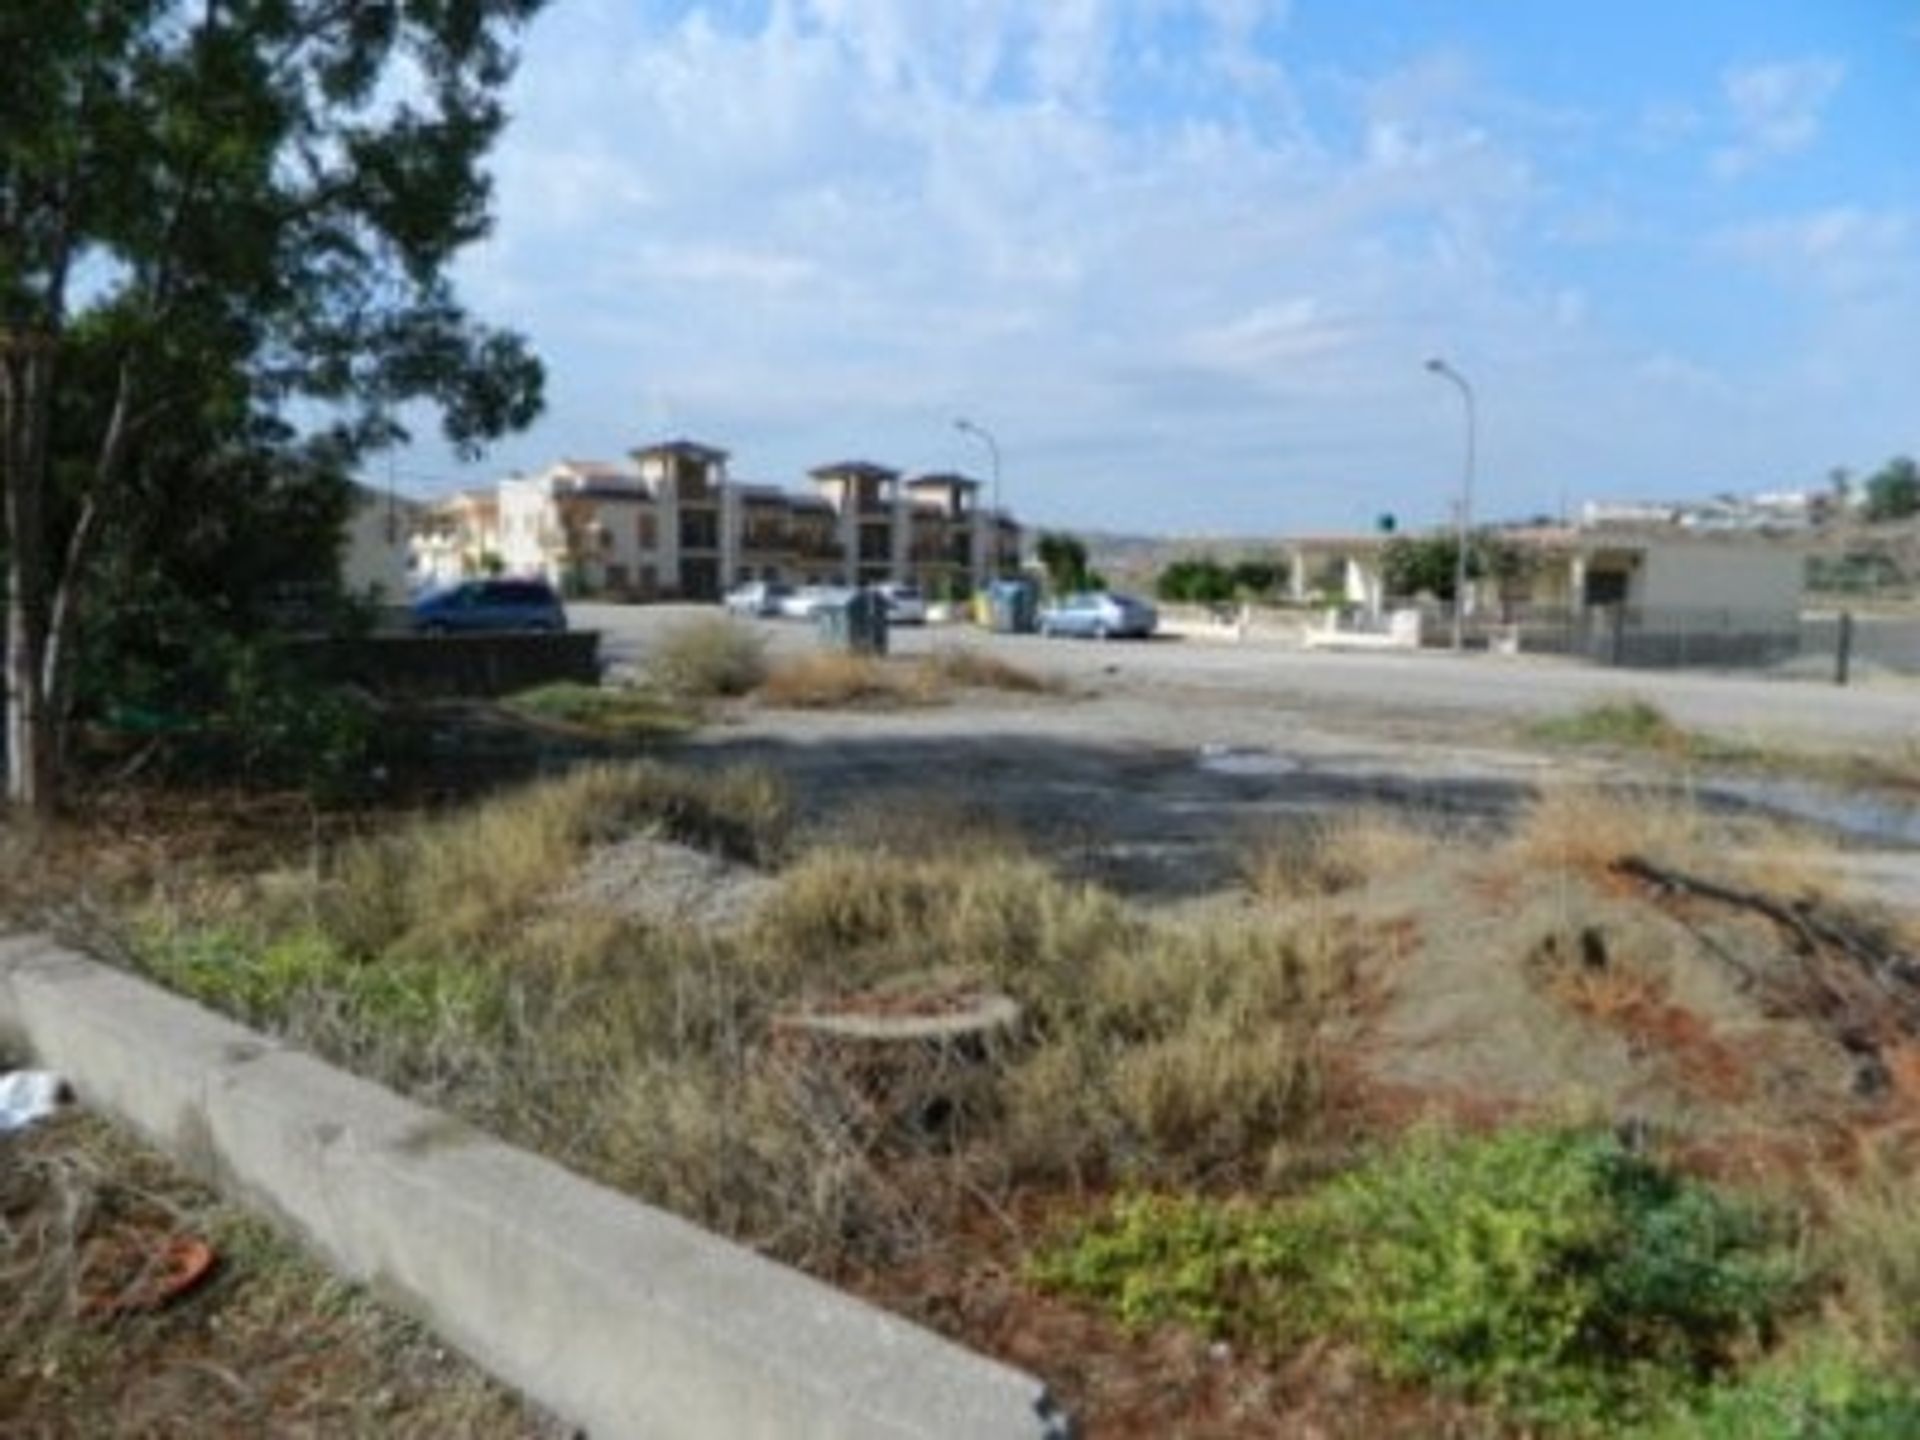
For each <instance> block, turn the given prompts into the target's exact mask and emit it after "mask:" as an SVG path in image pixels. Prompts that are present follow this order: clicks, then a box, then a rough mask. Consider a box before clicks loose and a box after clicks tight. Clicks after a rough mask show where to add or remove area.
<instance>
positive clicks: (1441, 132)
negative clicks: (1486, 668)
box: [462, 0, 1870, 528]
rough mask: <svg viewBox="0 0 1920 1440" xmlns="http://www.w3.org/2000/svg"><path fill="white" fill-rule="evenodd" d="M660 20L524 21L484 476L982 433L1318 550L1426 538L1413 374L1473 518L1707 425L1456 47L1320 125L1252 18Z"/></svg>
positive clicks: (1179, 11) (967, 9) (1352, 79)
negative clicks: (1475, 504)
mask: <svg viewBox="0 0 1920 1440" xmlns="http://www.w3.org/2000/svg"><path fill="white" fill-rule="evenodd" d="M670 8H671V10H672V13H668V14H664V15H663V14H661V13H659V9H660V7H656V8H655V10H654V11H652V12H648V11H646V10H643V9H642V8H641V7H639V6H635V5H633V4H631V3H630V0H570V3H569V4H567V5H562V6H556V7H553V9H552V10H551V11H550V12H549V14H548V16H547V17H546V18H545V19H543V21H542V22H541V24H540V25H538V26H536V27H535V29H534V32H533V48H532V50H531V51H530V53H529V55H528V58H527V61H526V64H525V67H524V70H523V74H522V77H521V79H520V81H519V82H518V83H517V85H516V88H515V92H514V96H513V108H514V111H515V116H516V119H515V124H514V126H513V128H512V129H510V130H509V132H508V134H507V136H506V139H505V141H504V142H503V146H502V149H501V152H500V155H499V160H498V165H497V171H498V178H499V200H498V213H499V216H500V225H499V231H498V234H497V236H496V237H495V238H494V239H493V240H492V241H491V242H490V243H489V244H488V245H487V246H485V247H484V248H483V249H482V250H480V251H479V252H478V253H477V254H476V255H475V256H474V257H473V258H472V260H471V261H470V262H469V263H468V264H467V265H466V267H465V270H464V273H463V277H462V278H463V280H464V281H465V282H466V283H467V285H468V288H469V289H470V290H471V291H473V292H474V295H473V298H474V300H475V302H476V305H477V307H478V308H480V309H481V310H482V311H483V312H485V313H487V314H488V315H489V316H490V317H492V318H498V319H500V320H502V321H503V322H506V323H511V324H515V325H518V326H520V327H522V328H524V329H526V330H527V331H528V332H529V333H530V334H531V336H532V337H533V339H534V341H535V342H536V344H537V345H538V346H539V347H540V348H541V350H542V351H543V352H544V353H545V355H546V356H547V358H548V361H549V367H550V371H551V381H550V397H549V398H550V412H549V416H548V417H547V419H546V420H545V421H544V422H543V424H542V425H541V426H540V427H539V428H538V429H537V430H536V431H534V432H533V433H532V434H531V435H529V436H527V437H524V438H523V439H521V440H518V441H516V442H514V443H513V444H512V445H511V446H508V447H503V449H502V451H501V452H500V454H499V455H498V456H496V463H499V464H502V465H508V464H512V465H522V466H530V465H534V464H538V463H540V462H541V461H543V460H544V459H546V458H548V457H550V456H551V455H553V454H557V453H569V454H593V453H602V454H618V453H621V452H623V451H624V450H625V449H626V448H627V447H628V446H630V445H631V444H633V443H635V442H637V441H641V440H645V439H648V438H653V437H654V436H655V435H657V434H659V433H660V432H662V431H666V430H671V431H675V432H691V433H693V434H695V435H697V436H700V437H703V438H707V439H711V440H712V441H714V442H715V443H718V444H721V445H725V446H726V447H728V448H729V449H730V450H732V451H733V452H734V453H735V456H736V458H737V463H738V465H739V468H740V470H741V473H743V474H747V475H750V476H753V477H755V478H761V479H768V480H780V481H787V482H792V481H793V480H795V479H796V478H797V477H798V475H799V474H800V473H801V472H802V471H803V470H804V468H805V467H806V466H808V465H810V464H813V463H817V462H818V461H819V460H821V459H823V458H827V457H829V456H835V455H842V454H867V455H871V456H872V457H873V458H875V459H879V460H883V461H887V462H889V463H893V464H899V465H902V466H908V467H914V466H922V465H925V466H977V464H978V461H979V457H978V455H977V454H976V453H974V450H973V449H972V448H971V447H970V446H968V445H967V443H966V441H965V438H964V437H956V436H955V435H954V433H953V431H952V428H951V419H952V416H953V415H955V414H958V413H967V414H972V415H975V416H976V417H977V418H979V419H980V420H981V421H982V422H983V423H987V424H989V425H991V426H992V427H993V428H994V430H995V431H996V433H997V434H998V435H999V437H1000V439H1001V441H1002V443H1003V445H1004V446H1005V448H1006V451H1007V461H1008V465H1007V480H1008V487H1009V499H1010V500H1011V501H1013V502H1014V503H1015V504H1017V505H1019V506H1020V507H1021V508H1022V509H1023V510H1026V511H1028V512H1029V513H1037V514H1038V515H1039V517H1040V518H1041V519H1043V520H1051V521H1054V522H1057V523H1093V522H1094V521H1096V520H1097V521H1101V522H1105V523H1113V524H1122V525H1139V526H1155V527H1167V528H1176V527H1180V526H1188V527H1194V526H1202V525H1222V524H1235V523H1238V524H1248V525H1272V526H1278V525H1284V524H1289V523H1295V524H1298V523H1309V524H1313V525H1316V526H1325V525H1329V524H1340V523H1346V522H1347V521H1348V520H1357V521H1364V520H1365V518H1366V517H1367V516H1370V515H1371V514H1372V513H1373V512H1374V511H1376V510H1379V509H1392V510H1394V511H1396V512H1397V513H1400V514H1402V515H1405V516H1408V517H1409V519H1410V521H1411V520H1414V519H1417V518H1418V517H1419V516H1420V514H1421V511H1422V507H1423V503H1425V502H1423V500H1422V495H1423V494H1425V492H1423V491H1421V490H1419V488H1418V487H1419V485H1420V484H1421V483H1422V481H1423V477H1426V476H1428V475H1431V476H1432V481H1433V483H1432V492H1431V494H1430V495H1427V496H1426V500H1427V501H1430V502H1431V506H1432V508H1434V509H1435V513H1436V515H1437V514H1438V513H1439V511H1440V507H1443V506H1444V503H1445V497H1446V495H1447V494H1448V493H1450V492H1449V491H1448V489H1447V486H1448V485H1450V484H1451V480H1450V475H1451V461H1450V460H1449V459H1446V458H1444V457H1446V456H1449V455H1450V453H1451V451H1450V448H1449V447H1450V446H1451V444H1452V439H1451V431H1450V428H1449V427H1452V426H1454V425H1456V424H1457V417H1455V416H1454V415H1452V414H1451V413H1450V412H1449V410H1448V403H1449V402H1448V397H1446V396H1445V395H1444V394H1435V393H1434V386H1433V384H1432V378H1431V377H1430V376H1427V375H1425V374H1423V373H1422V371H1421V369H1420V361H1421V360H1422V359H1423V358H1424V357H1425V356H1426V355H1428V354H1431V353H1436V352H1445V353H1447V354H1449V355H1450V356H1453V357H1455V358H1457V360H1458V362H1459V363H1460V365H1461V366H1462V368H1463V370H1465V371H1466V372H1467V373H1469V374H1471V375H1473V376H1474V378H1475V381H1476V384H1478V385H1480V386H1481V388H1482V392H1483V400H1484V402H1485V408H1486V411H1487V420H1488V429H1487V440H1488V453H1487V457H1486V458H1487V476H1488V501H1487V503H1488V505H1489V507H1490V508H1491V509H1492V510H1495V511H1497V510H1499V509H1500V508H1501V506H1502V504H1503V496H1502V486H1503V484H1513V485H1515V486H1517V487H1518V490H1517V491H1516V493H1515V495H1514V497H1513V501H1512V503H1513V506H1514V507H1515V508H1529V507H1535V506H1537V505H1538V504H1539V503H1540V501H1539V497H1537V496H1528V495H1524V494H1521V493H1519V491H1520V490H1524V485H1523V483H1522V482H1521V480H1520V479H1519V477H1523V476H1524V475H1525V474H1526V473H1527V471H1528V470H1529V468H1534V469H1544V470H1547V471H1552V470H1553V468H1554V467H1555V466H1556V465H1559V464H1563V463H1564V457H1565V455H1566V454H1567V453H1570V451H1571V450H1573V449H1576V448H1578V449H1579V451H1580V453H1583V454H1586V453H1597V452H1598V451H1599V450H1602V449H1605V448H1606V447H1608V446H1618V445H1620V444H1623V443H1627V442H1626V441H1624V440H1623V439H1622V436H1623V433H1624V432H1627V431H1629V430H1630V431H1631V433H1632V436H1633V437H1634V440H1633V443H1639V444H1643V445H1645V446H1646V447H1648V449H1649V450H1651V448H1652V447H1653V446H1654V445H1655V443H1656V440H1658V439H1659V438H1662V437H1674V436H1681V435H1683V434H1684V433H1685V430H1686V427H1687V426H1688V425H1690V424H1693V423H1695V421H1696V420H1697V415H1696V413H1695V408H1697V405H1698V404H1699V403H1700V402H1699V393H1700V392H1699V391H1698V389H1697V388H1695V389H1684V387H1676V386H1672V385H1664V386H1663V385H1662V384H1660V383H1658V377H1657V376H1654V377H1649V376H1646V375H1644V374H1642V373H1641V372H1638V371H1636V369H1635V359H1636V357H1638V356H1642V355H1645V354H1649V353H1662V352H1663V351H1665V350H1669V349H1671V350H1673V351H1674V355H1673V357H1672V358H1673V361H1674V363H1676V364H1686V363H1697V362H1695V361H1693V360H1691V359H1690V358H1689V357H1686V356H1685V355H1683V354H1681V353H1680V352H1681V351H1683V350H1684V348H1685V347H1684V344H1669V343H1667V342H1665V341H1664V340H1662V341H1659V342H1648V343H1629V341H1628V339H1623V338H1621V337H1620V336H1619V335H1618V334H1616V333H1615V332H1614V329H1613V326H1614V323H1615V317H1614V316H1613V315H1612V314H1611V313H1610V311H1609V309H1608V306H1607V303H1606V290H1605V287H1604V286H1600V287H1589V286H1588V285H1586V284H1584V283H1581V277H1577V276H1571V275H1562V274H1551V275H1535V274H1532V273H1530V271H1529V267H1528V263H1527V262H1528V260H1529V258H1530V256H1529V246H1530V245H1531V244H1532V242H1533V241H1534V240H1535V239H1536V238H1537V237H1542V236H1546V235H1548V234H1557V235H1558V236H1559V238H1560V239H1561V240H1562V241H1563V242H1564V241H1566V240H1567V239H1568V237H1569V236H1574V235H1575V234H1576V232H1577V234H1578V235H1579V236H1583V237H1584V239H1585V243H1586V244H1587V245H1588V247H1589V249H1588V250H1587V251H1584V252H1582V255H1581V257H1580V258H1581V260H1582V262H1583V263H1584V262H1585V261H1586V260H1587V258H1588V256H1589V255H1590V254H1591V253H1592V252H1593V251H1599V250H1602V249H1603V248H1604V247H1605V246H1606V245H1608V244H1610V243H1614V240H1615V237H1616V236H1617V235H1618V234H1619V233H1620V232H1621V231H1623V230H1625V229H1627V228H1628V227H1627V225H1626V223H1625V221H1623V220H1622V219H1621V218H1620V216H1621V215H1622V214H1623V213H1625V212H1626V209H1627V207H1628V206H1629V205H1630V204H1631V197H1630V196H1628V195H1618V196H1616V195H1611V194H1609V195H1606V196H1601V197H1597V198H1596V197H1594V196H1593V195H1590V194H1587V193H1585V192H1581V191H1577V190H1574V189H1571V188H1569V187H1568V186H1567V185H1566V184H1565V182H1564V181H1563V180H1562V179H1561V177H1559V176H1558V175H1557V174H1556V173H1555V171H1554V169H1553V166H1552V160H1553V158H1554V153H1555V152H1554V151H1553V149H1552V147H1553V146H1554V145H1558V144H1561V143H1563V142H1564V143H1573V142H1572V141H1571V140H1568V138H1567V137H1568V136H1569V135H1570V134H1571V130H1570V127H1569V126H1568V125H1567V124H1566V123H1565V119H1564V116H1563V115H1560V114H1559V113H1558V112H1553V113H1550V112H1548V111H1547V110H1545V109H1543V108H1542V107H1539V106H1534V105H1531V104H1530V103H1529V102H1526V101H1522V100H1514V99H1512V98H1511V97H1507V96H1504V95H1500V94H1497V93H1495V92H1494V91H1493V90H1492V88H1491V86H1490V85H1489V83H1488V82H1487V80H1486V79H1485V77H1484V75H1483V74H1482V72H1481V71H1480V69H1479V67H1478V66H1477V64H1476V63H1475V61H1474V60H1473V58H1472V57H1471V56H1469V55H1466V54H1464V53H1459V52H1442V53H1437V54H1431V55H1416V56H1414V57H1411V58H1410V59H1409V60H1408V61H1406V63H1404V64H1401V65H1400V66H1398V67H1396V68H1393V69H1391V70H1389V71H1386V72H1383V73H1377V74H1372V75H1364V76H1353V75H1349V76H1345V77H1343V78H1341V79H1339V80H1337V81H1336V82H1335V83H1333V84H1332V85H1328V84H1326V83H1325V82H1324V80H1322V81H1320V82H1318V90H1314V88H1313V87H1311V86H1310V87H1309V91H1310V93H1315V94H1316V96H1317V97H1318V96H1321V95H1325V94H1326V93H1327V92H1328V91H1331V92H1332V94H1333V98H1332V99H1331V100H1330V101H1327V102H1325V103H1324V104H1323V105H1322V107H1321V108H1320V109H1319V110H1317V111H1315V112H1313V113H1311V114H1309V112H1308V111H1307V110H1306V109H1305V108H1304V107H1303V106H1302V105H1301V103H1300V101H1299V98H1298V92H1297V91H1296V88H1295V86H1294V83H1293V71H1292V69H1291V67H1290V66H1289V64H1288V56H1289V52H1288V14H1287V7H1286V6H1285V5H1284V4H1276V3H1273V0H1058V3H1055V0H1049V3H1047V4H1045V5H1033V4H1021V3H1018V0H943V3H941V4H939V5H933V4H928V3H921V0H741V3H737V4H725V5H722V4H715V3H710V4H709V5H708V6H707V8H705V9H699V10H692V11H684V12H683V10H682V9H681V8H680V7H670ZM1196 34H1197V35H1198V36H1199V37H1200V38H1199V41H1198V42H1197V43H1189V44H1186V45H1184V46H1182V45H1178V44H1175V43H1174V41H1173V39H1171V38H1169V37H1184V38H1185V39H1187V40H1188V41H1192V38H1193V37H1194V36H1195V35H1196ZM1315 122H1318V123H1315ZM1586 133H1587V132H1581V135H1582V137H1584V136H1585V135H1586ZM1579 143H1588V142H1587V140H1586V139H1585V138H1582V139H1580V142H1579ZM1629 143H1630V142H1629ZM1543 176H1546V177H1548V179H1546V180H1543V179H1542V178H1541V177H1543ZM1594 216H1598V219H1593V218H1592V217H1594ZM1582 217H1587V220H1585V221H1583V219H1582ZM1636 219H1637V217H1636ZM1583 224H1584V226H1585V228H1584V229H1582V228H1581V227H1582V225H1583ZM1842 228H1845V227H1844V225H1843V226H1842ZM1869 228H1870V227H1869ZM1767 243H1772V242H1768V241H1763V240H1762V239H1761V238H1760V237H1749V238H1748V239H1747V240H1745V241H1741V240H1736V239H1735V238H1733V237H1731V236H1728V237H1722V238H1721V239H1720V241H1718V242H1717V244H1718V247H1719V248H1717V249H1716V250H1715V251H1714V252H1713V254H1714V258H1715V259H1716V261H1717V262H1718V263H1721V264H1725V263H1726V262H1727V260H1729V259H1739V260H1740V262H1741V263H1743V264H1744V263H1748V262H1749V260H1752V261H1753V262H1754V263H1758V261H1757V259H1755V256H1756V255H1757V251H1752V253H1749V252H1750V250H1751V247H1755V246H1757V247H1759V248H1761V249H1764V248H1765V245H1766V244H1767ZM1743 246H1747V247H1749V249H1742V247H1743ZM1560 248H1561V249H1562V250H1566V249H1570V248H1571V246H1570V245H1568V244H1565V243H1563V244H1562V246H1561V247H1560ZM1629 338H1631V337H1629ZM1567 392H1572V393H1575V394H1577V395H1578V397H1579V398H1578V401H1577V403H1575V402H1570V401H1568V400H1566V399H1565V398H1564V395H1565V393H1567ZM1607 397H1612V399H1613V402H1614V403H1612V404H1609V402H1608V399H1607ZM1623 397H1624V398H1623ZM1713 403H1714V404H1715V405H1718V406H1721V407H1722V408H1723V410H1724V412H1725V413H1724V414H1722V415H1721V416H1720V422H1721V426H1720V428H1722V429H1724V430H1725V431H1728V432H1730V433H1733V432H1737V433H1744V430H1750V429H1752V427H1751V426H1748V425H1745V424H1744V416H1743V415H1742V414H1741V413H1740V411H1739V406H1740V404H1741V403H1743V402H1741V401H1740V400H1739V398H1738V396H1737V394H1736V393H1732V392H1728V393H1720V392H1716V394H1715V396H1714V400H1713ZM1623 406H1624V407H1629V409H1630V412H1631V413H1634V414H1635V415H1636V417H1637V423H1636V424H1635V425H1634V426H1632V427H1625V426H1621V425H1619V424H1618V423H1617V421H1616V420H1615V419H1613V418H1610V417H1611V416H1614V415H1617V413H1620V411H1621V408H1622V407H1623ZM1662 407H1670V408H1672V409H1673V413H1672V415H1671V416H1670V417H1669V418H1667V419H1665V420H1663V419H1662V418H1661V416H1662V415H1663V414H1665V411H1664V410H1663V409H1662ZM1674 407H1677V408H1674ZM1596 417H1598V418H1596ZM1681 451H1682V453H1685V445H1684V443H1682V444H1681ZM1609 453H1612V452H1609ZM1436 454H1439V455H1441V456H1442V457H1443V459H1442V460H1441V461H1440V462H1438V463H1436V462H1435V460H1434V456H1435V455H1436ZM1202 476H1203V477H1205V483H1201V484H1186V483H1170V482H1174V481H1180V480H1184V479H1186V478H1187V477H1202ZM1556 479H1557V477H1556ZM1410 485H1412V486H1413V487H1414V488H1413V489H1412V490H1410V489H1409V486H1410ZM1349 511H1351V512H1352V513H1351V515H1349V513H1348V512H1349Z"/></svg>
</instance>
